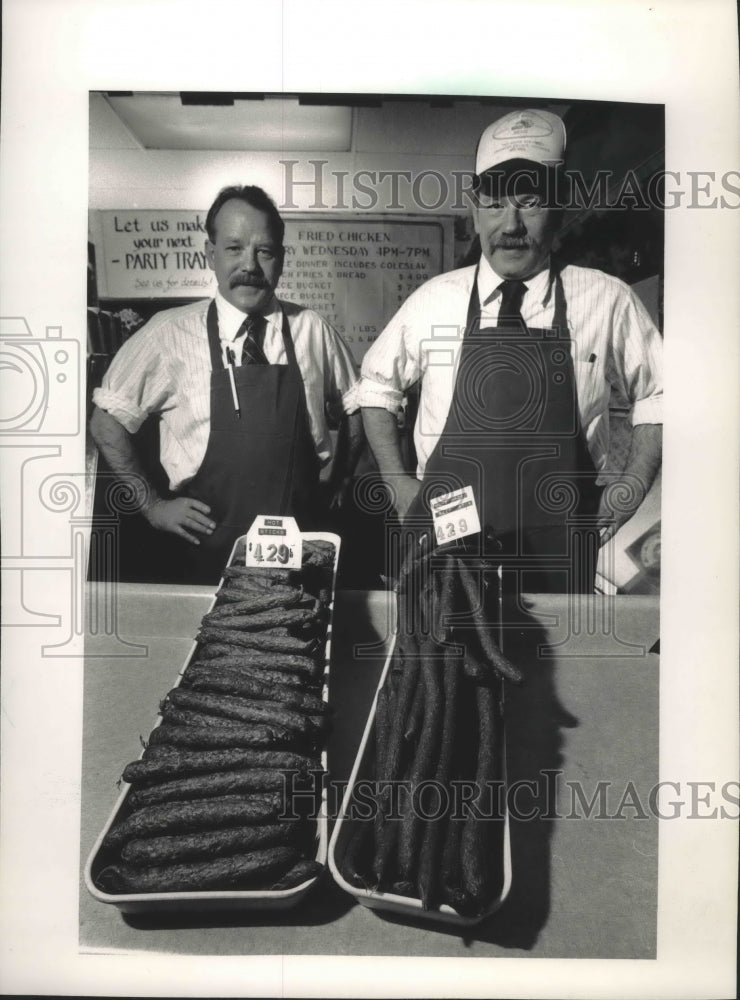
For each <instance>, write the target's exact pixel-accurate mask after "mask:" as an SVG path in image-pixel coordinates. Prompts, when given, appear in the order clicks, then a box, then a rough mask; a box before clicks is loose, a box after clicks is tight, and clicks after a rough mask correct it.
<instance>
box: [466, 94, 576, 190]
mask: <svg viewBox="0 0 740 1000" xmlns="http://www.w3.org/2000/svg"><path fill="white" fill-rule="evenodd" d="M564 153H565V125H564V124H563V121H562V119H561V118H558V116H557V115H554V114H552V113H551V112H549V111H536V110H534V109H533V108H527V109H525V110H520V111H512V112H511V113H510V114H508V115H504V117H503V118H499V119H498V121H495V122H494V123H493V124H492V125H489V126H488V128H486V129H485V130H484V132H483V134H482V135H481V137H480V140H479V142H478V149H477V152H476V155H475V172H476V174H478V175H479V176H480V175H481V174H484V173H486V171H488V170H493V169H495V168H496V167H498V166H499V165H500V164H502V163H506V161H507V160H531V161H532V162H534V163H541V164H542V165H543V166H546V167H555V166H558V165H559V164H561V163H562V162H563V156H564Z"/></svg>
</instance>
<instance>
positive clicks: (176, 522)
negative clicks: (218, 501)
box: [142, 497, 216, 545]
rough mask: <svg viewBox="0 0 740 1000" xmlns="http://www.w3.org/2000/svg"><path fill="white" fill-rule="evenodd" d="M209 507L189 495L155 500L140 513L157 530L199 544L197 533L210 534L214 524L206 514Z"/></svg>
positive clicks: (209, 509) (208, 511) (208, 512)
mask: <svg viewBox="0 0 740 1000" xmlns="http://www.w3.org/2000/svg"><path fill="white" fill-rule="evenodd" d="M210 512H211V508H210V507H209V506H208V504H205V503H202V501H200V500H192V499H190V497H176V498H175V499H174V500H155V501H154V503H152V504H150V505H149V506H148V507H146V508H145V509H144V510H143V511H142V514H143V515H144V517H145V518H146V519H147V521H148V522H149V524H151V526H152V527H153V528H156V529H157V530H158V531H169V532H171V533H172V534H173V535H179V536H180V537H181V538H185V539H187V541H189V542H191V543H192V544H193V545H200V540H199V539H198V538H197V535H196V534H193V532H196V533H197V534H198V535H210V534H211V532H212V531H213V530H214V529H215V527H216V524H215V522H214V521H212V520H211V519H210V517H208V516H207V515H208V514H210Z"/></svg>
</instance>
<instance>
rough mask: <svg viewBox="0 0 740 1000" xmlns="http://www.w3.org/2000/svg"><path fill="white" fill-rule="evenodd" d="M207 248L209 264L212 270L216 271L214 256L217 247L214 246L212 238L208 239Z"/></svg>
mask: <svg viewBox="0 0 740 1000" xmlns="http://www.w3.org/2000/svg"><path fill="white" fill-rule="evenodd" d="M205 249H206V260H207V261H208V266H209V267H210V269H211V270H212V271H215V270H216V265H215V262H214V256H213V255H214V252H215V250H216V248H215V247H214V245H213V243H211V241H210V240H206V243H205Z"/></svg>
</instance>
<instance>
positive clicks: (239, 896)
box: [84, 531, 341, 913]
mask: <svg viewBox="0 0 740 1000" xmlns="http://www.w3.org/2000/svg"><path fill="white" fill-rule="evenodd" d="M301 537H302V538H303V540H304V541H326V542H331V543H332V544H333V545H334V572H333V578H332V599H331V603H330V605H329V622H328V625H327V632H326V647H325V651H324V675H323V686H322V698H323V700H324V701H328V699H329V664H330V660H331V631H332V622H333V617H334V597H335V592H336V582H337V566H338V563H339V547H340V544H341V539H340V537H339V536H338V535H334V534H331V533H330V532H320V531H313V532H311V531H307V532H302V533H301ZM245 545H246V536H242V537H241V538H238V539H237V540H236V542H235V543H234V547H233V549H232V551H231V555H230V556H229V560H228V562H227V565H229V566H230V565H232V564H234V563H235V562H236V561H237V553H239V554H240V555H241V558H242V559H243V552H244V548H245ZM239 561H241V560H239ZM221 583H223V579H222V580H221V581H220V582H219V585H218V586H220V585H221ZM215 603H216V595H215V593H214V597H213V600H212V602H211V604H210V606H209V609H208V610H210V609H211V608H213V606H214V605H215ZM197 646H198V644H197V642H195V641H194V642H193V645H192V647H191V649H190V652H189V653H188V656H187V658H186V660H185V663H184V664H183V666H182V668H181V670H180V673H179V674H178V675H177V679H176V681H175V683H174V685H173V687H177V686H178V685H179V684H180V681H181V680H182V676H183V674H184V672H185V670H186V669H187V667H188V665H189V664H190V662H191V660H192V658H193V656H194V655H195V652H196V649H197ZM161 721H162V720H161V718H159V717H158V720H157V722H156V723H155V724H154V725H153V726H152V729H154V728H156V726H158V725H160V724H161ZM142 753H143V750H142ZM321 765H322V767H323V769H324V772H326V748H324V750H322V753H321ZM130 792H131V785H129V784H128V783H127V782H122V790H121V793H120V795H119V796H118V799H117V801H116V803H115V805H114V806H113V809H112V811H111V814H110V816H109V817H108V820H107V822H106V823H105V826H104V827H103V829H102V830H101V831H100V834H99V836H98V838H97V840H96V841H95V844H94V846H93V848H92V850H91V851H90V854H89V856H88V859H87V862H86V864H85V871H84V878H85V886H86V888H87V890H88V892H90V894H91V895H92V896H94V898H95V899H97V900H98V901H99V902H101V903H108V904H111V905H113V906H117V907H118V908H119V909H120V910H121V912H122V913H168V912H178V913H184V912H206V911H210V910H284V909H288V908H290V907H292V906H295V905H296V904H297V903H299V902H300V900H301V899H302V898H303V897H304V896H305V895H306V893H307V892H308V891H309V890H310V889H311V887H312V886H313V885H314V883H315V882H316V881H317V880H318V879H319V878H321V873H319V875H317V876H315V877H314V878H311V879H307V880H306V881H305V882H302V883H301V884H300V885H297V886H293V887H292V888H291V889H283V890H280V891H277V892H275V891H246V890H244V891H239V890H233V891H231V890H229V891H225V890H212V891H208V892H156V893H155V892H150V893H115V894H114V893H107V892H103V891H102V890H101V889H99V888H98V887H97V886H96V885H95V881H94V880H95V876H96V875H97V874H98V872H99V871H100V870H101V868H102V867H103V863H102V862H101V860H100V852H101V846H102V843H103V840H104V839H105V836H106V834H107V833H108V831H109V830H110V828H111V827H112V826H113V824H114V823H115V822H116V820H117V819H118V816H119V814H120V813H121V812H122V811H126V810H127V809H128V805H127V800H128V796H129V793H130ZM327 816H328V811H327V796H326V782H324V783H323V785H322V791H321V807H320V809H319V812H318V817H317V819H316V854H315V857H314V860H316V861H318V862H319V863H320V864H322V865H325V864H326V861H327V842H328V819H327Z"/></svg>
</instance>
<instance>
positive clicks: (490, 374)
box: [359, 109, 662, 591]
mask: <svg viewBox="0 0 740 1000" xmlns="http://www.w3.org/2000/svg"><path fill="white" fill-rule="evenodd" d="M565 144H566V135H565V127H564V124H563V122H562V120H561V119H560V118H559V117H557V116H556V115H554V114H551V113H549V112H547V111H540V110H533V109H529V110H520V111H514V112H512V113H510V114H508V115H506V116H504V117H503V118H501V119H499V120H498V121H496V122H494V123H493V124H492V125H490V126H489V127H488V128H487V129H485V131H484V132H483V134H482V136H481V138H480V141H479V144H478V149H477V154H476V166H475V170H476V178H475V180H476V184H475V203H474V206H473V221H474V225H475V230H476V232H477V234H478V236H479V238H480V245H481V253H482V256H481V260H480V262H479V263H478V264H477V265H476V266H473V267H465V268H461V269H458V270H455V271H452V272H450V273H448V274H443V275H440V276H439V277H436V278H432V279H431V280H430V281H428V282H427V283H426V284H425V285H423V286H422V287H421V288H420V289H418V290H417V291H416V292H414V294H413V295H412V296H410V298H409V299H408V300H407V301H406V302H405V303H404V305H403V306H402V307H401V309H400V310H399V311H398V312H397V314H396V315H395V317H394V318H393V319H392V320H391V322H390V323H389V324H388V326H387V327H386V329H385V330H384V331H383V333H382V334H381V335H380V337H379V338H378V340H377V341H376V342H375V343H374V344H373V346H372V348H371V349H370V350H369V351H368V353H367V354H366V355H365V358H364V360H363V364H362V378H361V382H360V389H359V399H360V403H361V406H362V408H363V410H362V412H363V419H364V423H365V430H366V434H367V438H368V442H369V444H370V446H371V448H372V450H373V452H374V454H375V457H376V460H377V462H378V466H379V468H380V472H381V475H382V476H383V478H384V479H385V481H386V483H387V485H388V487H389V489H390V490H391V493H392V495H393V497H394V502H395V508H396V511H397V514H398V516H399V517H400V518H401V519H402V520H403V521H404V524H406V523H407V522H408V523H409V524H411V523H419V524H422V525H423V524H424V520H425V518H427V519H428V518H429V516H430V515H429V510H430V499H431V497H432V496H434V495H436V494H439V493H443V492H448V491H451V490H453V489H454V488H457V487H463V486H471V487H472V489H473V494H474V497H475V500H476V504H477V507H478V513H479V516H480V523H481V525H482V526H483V529H484V531H483V533H482V538H483V542H482V543H481V544H484V546H485V549H486V552H488V553H491V554H495V555H496V556H497V557H498V558H500V559H501V560H503V562H504V564H505V565H506V564H508V565H510V566H511V567H512V569H513V571H514V572H515V574H516V575H517V578H518V587H519V589H520V590H530V591H558V590H563V591H565V590H571V591H583V590H585V591H590V590H593V583H594V574H595V562H596V556H597V552H598V548H599V545H603V544H604V543H605V542H606V541H607V540H608V539H609V538H610V537H611V536H612V535H613V533H614V532H615V531H616V530H617V529H618V527H619V526H620V525H621V524H622V523H624V522H625V521H626V520H627V519H628V518H629V517H630V516H632V514H634V512H635V511H636V509H637V507H638V506H639V504H640V502H641V501H642V499H643V498H644V496H645V494H646V493H647V491H648V489H649V488H650V486H651V484H652V482H653V480H654V478H655V475H656V473H657V470H658V468H659V466H660V460H661V415H660V406H661V397H662V392H661V380H660V370H661V337H660V335H659V333H658V331H657V330H656V328H655V327H654V325H653V323H652V321H651V320H650V318H649V316H648V314H647V312H646V310H645V309H644V307H643V306H642V304H641V302H640V300H639V299H638V298H637V296H636V295H634V294H633V293H632V291H631V290H630V288H629V287H628V286H627V285H625V284H624V283H623V282H621V281H619V280H618V279H616V278H614V277H611V276H610V275H607V274H604V273H602V272H600V271H596V270H592V269H589V268H582V267H574V266H570V265H569V266H560V265H559V264H558V262H557V259H556V258H555V257H554V256H552V255H551V248H552V244H553V238H554V236H555V233H556V231H557V228H558V226H559V224H560V220H561V216H562V210H561V207H560V205H559V203H558V201H557V195H558V190H559V185H560V181H561V179H562V177H563V162H564V152H565ZM416 382H420V398H419V411H418V416H417V419H416V424H415V427H414V444H415V447H416V454H417V460H418V467H417V470H416V475H410V474H409V473H408V472H407V470H406V469H405V468H404V464H403V459H402V450H401V447H400V438H399V430H398V420H397V414H398V411H399V408H400V407H401V405H402V402H403V399H404V394H405V393H406V392H407V390H408V389H409V388H410V387H411V386H412V385H413V384H414V383H416ZM612 387H616V388H617V389H618V390H619V391H620V393H621V395H622V396H623V397H624V398H626V399H627V400H629V402H630V404H631V406H632V412H631V418H632V424H633V435H632V445H631V451H630V454H629V458H628V461H627V465H626V467H625V469H624V470H623V472H622V473H621V474H620V475H619V477H617V478H616V479H615V478H614V477H611V478H608V479H607V481H606V486H607V488H606V489H604V490H603V492H602V489H601V486H600V484H597V482H596V478H597V475H598V473H599V472H600V471H601V470H603V469H604V466H605V463H606V458H607V451H608V444H609V424H608V421H609V413H608V406H609V397H610V392H611V389H612ZM452 520H453V522H454V518H453V519H452ZM454 530H457V529H456V528H455V524H454V523H453V525H452V528H451V529H450V531H451V532H452V531H454ZM453 537H454V534H447V535H445V538H444V540H445V541H446V540H448V539H450V538H453ZM437 538H438V540H440V541H441V540H442V538H441V537H440V534H439V527H438V529H437Z"/></svg>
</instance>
